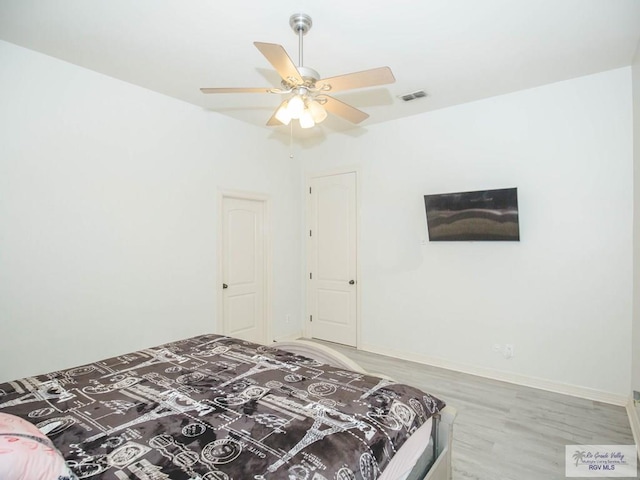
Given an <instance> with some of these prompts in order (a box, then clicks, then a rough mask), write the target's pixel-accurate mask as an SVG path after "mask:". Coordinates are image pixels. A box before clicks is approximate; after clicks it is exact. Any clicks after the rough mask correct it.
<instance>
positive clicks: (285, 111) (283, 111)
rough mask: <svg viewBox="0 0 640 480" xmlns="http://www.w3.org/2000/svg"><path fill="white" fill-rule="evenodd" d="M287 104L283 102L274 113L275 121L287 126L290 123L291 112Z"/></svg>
mask: <svg viewBox="0 0 640 480" xmlns="http://www.w3.org/2000/svg"><path fill="white" fill-rule="evenodd" d="M288 107H289V102H284V103H283V104H282V105H281V106H280V108H278V111H277V112H276V115H275V117H276V119H277V120H278V121H279V122H280V123H282V124H283V125H289V122H290V121H291V112H290V111H289V108H288Z"/></svg>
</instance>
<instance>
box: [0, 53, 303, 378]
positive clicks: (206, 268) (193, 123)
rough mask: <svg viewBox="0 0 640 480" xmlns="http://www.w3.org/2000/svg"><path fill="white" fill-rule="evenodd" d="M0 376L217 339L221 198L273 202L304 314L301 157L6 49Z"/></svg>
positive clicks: (295, 309) (180, 108)
mask: <svg viewBox="0 0 640 480" xmlns="http://www.w3.org/2000/svg"><path fill="white" fill-rule="evenodd" d="M0 64H2V68H0V92H1V93H0V100H1V102H0V103H1V107H0V329H1V332H0V381H3V380H8V379H11V378H18V377H21V376H24V375H30V374H37V373H42V372H45V371H51V370H53V369H58V368H63V367H68V366H72V365H77V364H81V363H84V362H89V361H92V360H96V359H100V358H104V357H107V356H112V355H116V354H121V353H125V352H128V351H132V350H135V349H139V348H142V347H147V346H152V345H156V344H159V343H161V342H165V341H170V340H176V339H179V338H185V337H188V336H191V335H195V334H199V333H205V332H214V331H216V327H217V324H216V311H217V310H216V296H217V294H218V291H219V289H218V279H217V278H216V275H217V259H216V252H217V247H216V241H217V237H216V235H217V224H218V215H217V213H218V210H217V209H218V205H217V201H218V200H217V192H218V189H219V188H223V189H233V190H247V191H256V192H262V193H266V194H269V195H271V198H272V216H273V226H274V228H273V255H274V257H273V267H274V273H273V277H274V278H273V280H274V285H273V292H274V302H273V304H274V309H273V319H274V322H275V326H274V334H275V336H276V337H278V336H285V335H289V334H292V333H294V331H298V330H299V325H296V324H294V323H292V324H290V325H285V324H284V318H285V315H286V314H291V315H292V318H294V319H299V318H300V315H301V313H302V301H301V299H302V296H303V293H302V287H301V285H300V272H301V258H300V255H291V252H299V251H300V248H301V240H300V237H301V235H300V231H301V215H302V213H301V208H300V205H299V196H300V188H301V187H300V175H301V169H300V167H299V166H298V164H299V162H298V161H297V160H295V161H294V160H291V159H290V158H289V156H288V151H287V149H286V148H285V147H283V146H282V145H280V144H279V143H277V142H273V141H270V140H269V139H268V135H269V131H268V130H265V129H259V128H254V127H250V126H247V125H245V124H243V123H240V122H237V121H234V120H230V119H228V118H225V117H222V116H220V115H218V114H215V113H212V112H208V111H205V110H202V109H200V108H198V107H195V106H193V105H190V104H186V103H183V102H180V101H177V100H174V99H172V98H168V97H165V96H162V95H159V94H156V93H153V92H150V91H147V90H144V89H141V88H138V87H135V86H132V85H130V84H127V83H123V82H120V81H117V80H114V79H112V78H109V77H106V76H103V75H100V74H97V73H94V72H91V71H88V70H85V69H82V68H79V67H76V66H73V65H71V64H68V63H64V62H61V61H59V60H56V59H53V58H51V57H47V56H44V55H41V54H38V53H35V52H32V51H30V50H26V49H23V48H20V47H17V46H14V45H12V44H9V43H6V42H0Z"/></svg>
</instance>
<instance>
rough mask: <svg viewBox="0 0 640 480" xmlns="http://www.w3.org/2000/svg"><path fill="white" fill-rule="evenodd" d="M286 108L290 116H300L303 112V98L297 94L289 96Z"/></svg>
mask: <svg viewBox="0 0 640 480" xmlns="http://www.w3.org/2000/svg"><path fill="white" fill-rule="evenodd" d="M287 110H288V111H289V115H290V116H291V118H300V116H301V115H302V113H303V112H304V100H303V99H302V97H301V96H300V95H298V94H296V95H294V96H293V97H291V98H290V99H289V102H288V103H287Z"/></svg>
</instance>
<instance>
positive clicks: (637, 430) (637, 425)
mask: <svg viewBox="0 0 640 480" xmlns="http://www.w3.org/2000/svg"><path fill="white" fill-rule="evenodd" d="M627 415H628V416H629V423H630V424H631V431H632V432H633V440H634V441H635V442H636V450H637V451H638V458H640V418H638V410H637V409H636V407H635V405H634V403H633V395H632V396H630V397H629V400H628V402H627Z"/></svg>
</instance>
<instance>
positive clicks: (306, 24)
mask: <svg viewBox="0 0 640 480" xmlns="http://www.w3.org/2000/svg"><path fill="white" fill-rule="evenodd" d="M289 25H290V26H291V28H292V29H293V31H294V33H295V34H297V35H298V47H299V48H298V50H299V52H298V66H296V65H295V64H294V63H293V61H292V60H291V58H290V57H289V55H287V52H286V51H285V49H284V48H282V46H281V45H277V44H275V43H262V42H254V43H253V44H254V45H255V46H256V48H257V49H258V50H260V53H262V54H263V55H264V56H265V57H266V59H267V60H268V61H269V63H271V65H273V68H275V69H276V71H277V72H278V74H279V75H280V76H281V77H282V82H281V85H282V88H201V89H200V90H201V91H202V93H276V94H291V95H290V96H289V97H288V98H286V99H285V100H284V101H283V102H282V103H281V104H280V106H279V107H278V108H277V109H276V111H275V112H274V114H273V115H272V116H271V118H270V119H269V121H268V122H267V125H269V126H276V125H288V124H289V122H290V121H291V119H298V121H299V122H300V126H301V127H302V128H311V127H313V126H314V125H316V124H318V123H320V122H322V121H323V120H324V119H325V118H327V112H329V113H332V114H334V115H337V116H339V117H341V118H344V119H345V120H348V121H349V122H352V123H356V124H357V123H360V122H362V121H363V120H365V119H366V118H368V117H369V115H368V114H367V113H365V112H363V111H362V110H358V109H357V108H355V107H352V106H351V105H348V104H346V103H344V102H341V101H340V100H338V99H336V98H334V97H331V96H330V95H328V94H329V93H333V92H339V91H343V90H351V89H354V88H363V87H372V86H376V85H385V84H388V83H393V82H395V78H394V76H393V73H392V72H391V69H390V68H389V67H379V68H373V69H371V70H364V71H362V72H355V73H348V74H346V75H338V76H336V77H330V78H320V74H319V73H318V72H316V71H315V70H314V69H312V68H309V67H305V66H303V64H302V63H303V62H302V53H303V37H304V35H305V34H306V33H307V32H308V31H309V30H310V29H311V25H312V21H311V17H310V16H309V15H306V14H304V13H297V14H294V15H292V16H291V18H289Z"/></svg>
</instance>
